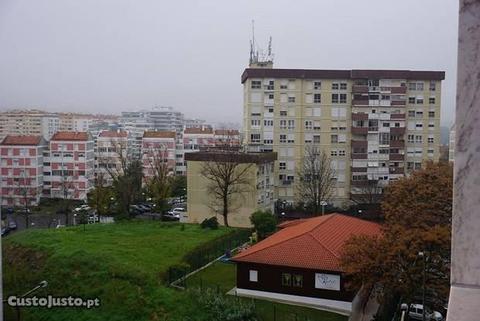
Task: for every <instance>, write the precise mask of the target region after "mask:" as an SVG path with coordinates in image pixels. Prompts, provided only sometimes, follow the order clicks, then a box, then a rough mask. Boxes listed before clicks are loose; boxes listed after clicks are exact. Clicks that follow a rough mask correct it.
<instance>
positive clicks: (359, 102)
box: [352, 97, 369, 107]
mask: <svg viewBox="0 0 480 321" xmlns="http://www.w3.org/2000/svg"><path fill="white" fill-rule="evenodd" d="M352 105H353V106H354V107H362V106H368V105H369V100H368V97H367V99H353V100H352Z"/></svg>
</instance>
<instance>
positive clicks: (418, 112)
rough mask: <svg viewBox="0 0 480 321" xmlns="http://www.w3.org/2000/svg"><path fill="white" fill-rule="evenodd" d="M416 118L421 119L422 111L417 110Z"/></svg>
mask: <svg viewBox="0 0 480 321" xmlns="http://www.w3.org/2000/svg"><path fill="white" fill-rule="evenodd" d="M415 114H416V115H417V117H419V118H422V117H423V111H421V110H418V111H417V112H416V113H415Z"/></svg>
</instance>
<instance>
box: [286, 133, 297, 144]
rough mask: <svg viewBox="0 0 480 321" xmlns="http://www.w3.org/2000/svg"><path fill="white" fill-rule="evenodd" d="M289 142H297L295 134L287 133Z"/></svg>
mask: <svg viewBox="0 0 480 321" xmlns="http://www.w3.org/2000/svg"><path fill="white" fill-rule="evenodd" d="M287 143H289V144H293V143H295V135H294V134H288V135H287Z"/></svg>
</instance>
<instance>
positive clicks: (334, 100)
mask: <svg viewBox="0 0 480 321" xmlns="http://www.w3.org/2000/svg"><path fill="white" fill-rule="evenodd" d="M332 104H338V94H332Z"/></svg>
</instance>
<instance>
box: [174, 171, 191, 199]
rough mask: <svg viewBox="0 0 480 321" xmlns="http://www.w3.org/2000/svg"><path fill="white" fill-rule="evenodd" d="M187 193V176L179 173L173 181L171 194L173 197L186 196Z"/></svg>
mask: <svg viewBox="0 0 480 321" xmlns="http://www.w3.org/2000/svg"><path fill="white" fill-rule="evenodd" d="M186 194H187V177H186V176H182V175H177V176H174V177H173V178H172V181H171V195H172V196H173V197H180V196H185V195H186Z"/></svg>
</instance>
